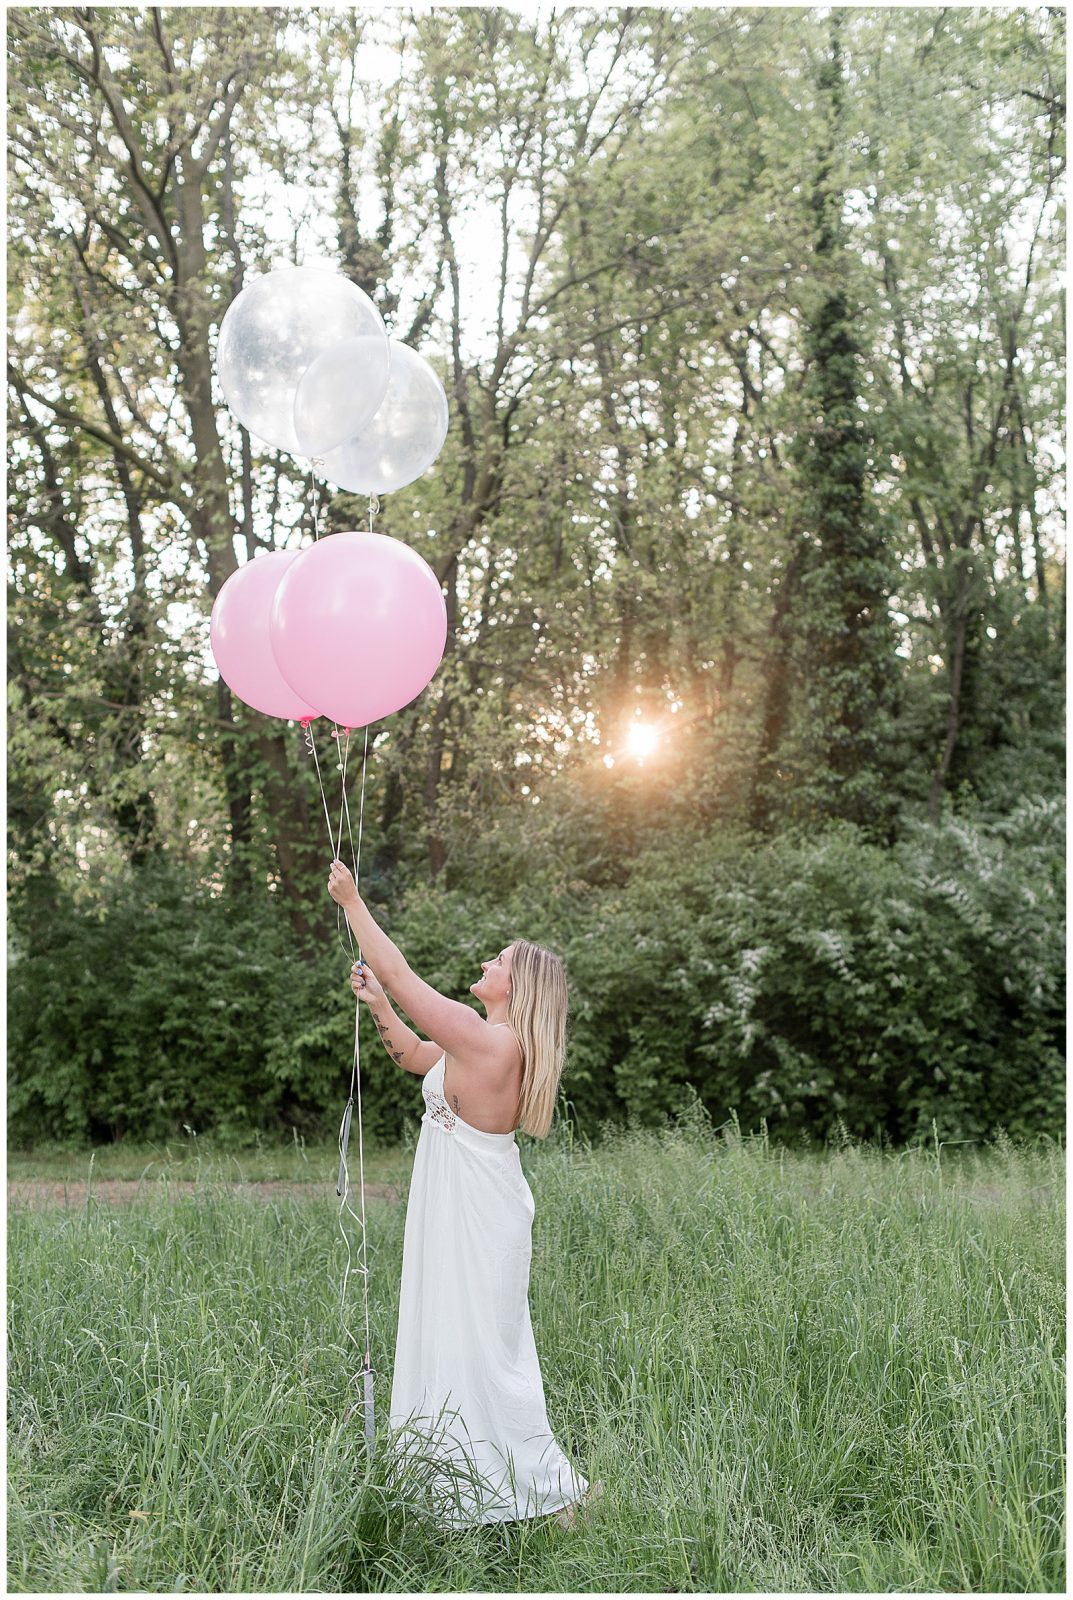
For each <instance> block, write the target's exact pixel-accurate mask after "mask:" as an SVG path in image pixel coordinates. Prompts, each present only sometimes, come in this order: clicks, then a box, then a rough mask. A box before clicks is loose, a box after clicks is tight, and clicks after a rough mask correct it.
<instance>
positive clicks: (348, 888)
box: [328, 861, 503, 1060]
mask: <svg viewBox="0 0 1073 1600" xmlns="http://www.w3.org/2000/svg"><path fill="white" fill-rule="evenodd" d="M328 893H329V894H330V895H331V897H332V899H333V900H335V901H336V902H337V903H338V904H339V905H341V906H342V908H343V910H344V911H345V912H346V919H347V921H348V922H349V924H350V926H351V929H352V930H353V933H354V937H355V939H357V941H358V944H359V945H360V946H361V951H362V954H363V955H367V956H368V958H369V965H370V966H371V967H372V969H373V971H374V972H375V973H376V974H377V976H378V977H379V979H380V982H381V983H382V984H383V986H384V988H385V989H386V990H387V991H388V993H389V994H390V995H391V997H392V999H393V1000H396V1001H397V1002H398V1004H399V1005H400V1006H401V1007H402V1009H403V1010H404V1011H405V1012H406V1015H407V1016H408V1017H410V1018H412V1020H413V1021H414V1022H416V1023H417V1026H418V1027H419V1028H420V1029H421V1031H422V1033H427V1034H428V1036H429V1038H430V1039H434V1040H435V1041H436V1043H437V1044H438V1045H439V1046H440V1048H441V1049H442V1050H446V1051H447V1053H448V1054H449V1055H453V1056H461V1057H463V1058H466V1059H469V1060H473V1059H475V1058H476V1059H480V1058H481V1057H483V1056H488V1057H489V1058H493V1059H498V1058H499V1056H500V1055H501V1053H502V1050H503V1044H502V1040H503V1035H502V1033H499V1032H497V1031H496V1030H495V1029H494V1028H492V1027H491V1026H490V1025H489V1024H488V1023H487V1022H485V1020H484V1018H483V1017H479V1016H478V1015H477V1013H476V1012H475V1011H474V1010H472V1009H471V1007H469V1006H465V1005H463V1004H462V1003H461V1001H458V1000H448V999H447V997H446V996H445V995H442V994H440V993H439V992H438V990H436V989H434V988H433V987H432V985H431V984H429V983H426V982H425V980H424V979H423V978H419V977H418V976H417V973H416V972H413V971H411V969H410V967H409V965H408V964H407V961H406V958H405V956H404V955H403V953H402V951H401V950H400V949H399V947H398V945H397V944H395V943H394V942H393V941H392V940H391V939H389V938H388V936H387V934H386V933H385V932H384V930H383V929H382V928H381V927H379V926H378V925H377V923H376V921H375V920H374V918H373V916H372V913H371V912H370V910H369V908H368V906H367V905H366V904H365V901H364V900H363V899H362V898H361V895H360V894H359V893H358V890H357V885H356V884H355V882H354V879H353V877H352V875H351V873H350V871H349V869H348V868H347V867H345V866H344V865H343V863H342V862H341V861H333V862H332V870H331V873H330V875H329V878H328Z"/></svg>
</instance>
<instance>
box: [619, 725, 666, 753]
mask: <svg viewBox="0 0 1073 1600" xmlns="http://www.w3.org/2000/svg"><path fill="white" fill-rule="evenodd" d="M658 744H659V734H658V732H657V731H656V729H655V728H653V727H651V726H650V725H649V724H648V723H647V722H631V723H630V726H629V729H628V730H627V733H626V749H627V750H628V751H629V752H630V755H631V756H637V758H638V760H644V758H645V756H650V755H652V754H653V753H654V752H655V750H656V747H657V746H658Z"/></svg>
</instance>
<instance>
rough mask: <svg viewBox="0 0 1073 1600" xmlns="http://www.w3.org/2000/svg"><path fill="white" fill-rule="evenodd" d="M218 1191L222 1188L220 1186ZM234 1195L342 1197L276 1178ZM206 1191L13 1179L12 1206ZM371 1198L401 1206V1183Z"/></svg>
mask: <svg viewBox="0 0 1073 1600" xmlns="http://www.w3.org/2000/svg"><path fill="white" fill-rule="evenodd" d="M213 1187H214V1188H215V1187H217V1185H216V1184H214V1185H213ZM219 1187H223V1188H225V1189H227V1190H229V1191H230V1193H232V1194H239V1195H243V1196H244V1197H245V1198H246V1199H247V1200H260V1201H262V1202H267V1201H269V1200H278V1199H286V1198H287V1197H289V1196H293V1197H294V1198H295V1199H296V1200H322V1201H323V1202H324V1204H325V1205H329V1204H330V1205H332V1206H336V1207H338V1205H339V1197H338V1195H337V1194H336V1192H335V1185H334V1184H333V1183H332V1182H331V1180H330V1179H329V1180H328V1182H326V1183H289V1182H287V1181H286V1180H284V1179H275V1178H274V1179H270V1180H269V1181H268V1182H265V1183H230V1184H229V1183H224V1184H222V1185H219ZM199 1188H200V1189H201V1190H202V1191H203V1192H205V1191H206V1190H207V1188H208V1185H206V1184H200V1185H199V1184H197V1183H195V1182H194V1181H193V1180H192V1179H190V1178H172V1179H171V1180H170V1181H169V1182H168V1183H166V1184H165V1183H164V1182H162V1180H161V1179H160V1178H153V1179H151V1180H145V1179H138V1178H95V1179H94V1180H93V1183H92V1185H90V1184H88V1183H87V1182H86V1181H85V1180H84V1179H78V1180H76V1181H73V1182H70V1183H60V1182H52V1181H49V1180H47V1179H38V1178H13V1179H11V1180H10V1181H9V1183H8V1186H7V1203H8V1205H9V1207H10V1206H26V1207H28V1208H29V1209H31V1210H34V1211H43V1210H48V1209H50V1208H52V1207H55V1206H60V1207H67V1208H68V1209H69V1210H80V1209H83V1208H84V1207H85V1204H86V1196H87V1191H88V1190H90V1189H92V1194H93V1198H94V1200H98V1201H100V1203H101V1204H102V1205H108V1206H129V1205H134V1204H136V1203H137V1202H138V1201H139V1200H148V1199H152V1198H154V1197H157V1196H159V1195H162V1194H164V1195H167V1197H168V1198H169V1199H170V1200H173V1201H174V1200H179V1199H181V1198H182V1197H184V1196H187V1195H191V1194H194V1193H196V1191H197V1190H198V1189H199ZM358 1198H359V1196H358V1192H357V1186H356V1185H354V1186H352V1188H351V1191H350V1199H351V1204H356V1203H357V1201H358ZM365 1198H366V1200H387V1201H388V1202H389V1203H390V1204H393V1205H397V1204H398V1202H399V1199H400V1195H399V1190H398V1187H397V1185H395V1184H393V1183H367V1184H366V1185H365Z"/></svg>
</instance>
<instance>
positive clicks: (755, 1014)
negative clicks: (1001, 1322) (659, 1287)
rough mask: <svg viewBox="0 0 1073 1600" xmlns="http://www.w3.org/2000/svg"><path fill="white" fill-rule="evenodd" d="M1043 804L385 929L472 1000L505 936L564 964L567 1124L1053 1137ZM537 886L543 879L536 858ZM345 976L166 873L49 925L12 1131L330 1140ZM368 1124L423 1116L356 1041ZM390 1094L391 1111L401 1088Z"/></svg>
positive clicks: (461, 908)
mask: <svg viewBox="0 0 1073 1600" xmlns="http://www.w3.org/2000/svg"><path fill="white" fill-rule="evenodd" d="M1063 820H1064V819H1063V811H1062V807H1061V804H1060V803H1059V802H1055V801H1043V800H1025V801H1023V802H1022V803H1021V804H1020V805H1019V807H1018V808H1017V809H1016V811H1014V813H1013V814H1012V815H1011V816H1009V817H1007V818H1005V819H1003V820H999V821H988V820H984V819H980V818H977V819H975V820H973V819H971V818H967V817H964V816H959V817H951V818H948V819H947V820H945V821H944V822H943V823H942V825H941V826H940V827H939V828H937V829H931V828H929V827H927V826H926V825H924V824H910V825H909V827H908V831H907V832H906V833H905V834H904V835H903V837H902V839H901V840H900V841H899V842H898V843H897V844H895V845H894V846H893V847H892V848H890V849H884V848H881V847H879V846H877V845H874V844H871V843H869V842H868V841H867V839H865V838H864V836H863V835H861V834H860V833H858V832H857V831H856V830H855V829H854V828H853V827H852V826H850V825H848V824H843V825H834V826H831V827H829V828H827V829H826V830H825V831H824V832H822V833H821V834H818V835H817V836H815V837H810V838H806V837H802V836H799V835H797V836H795V835H791V834H788V835H785V836H783V837H781V838H778V839H775V840H774V841H771V842H764V843H759V842H757V841H756V840H755V839H754V838H752V837H751V836H748V835H745V834H741V833H732V832H730V831H726V830H724V831H722V832H720V833H719V834H717V835H712V836H709V837H706V836H704V835H703V834H694V835H693V836H691V837H682V836H679V837H677V838H675V839H667V840H666V841H665V842H664V843H663V844H661V845H660V846H659V847H658V848H654V849H651V850H649V851H648V852H647V853H646V854H644V855H643V856H642V857H641V858H639V859H638V860H637V861H636V862H635V863H634V864H633V868H632V872H631V874H630V876H629V877H628V879H627V881H626V882H625V883H624V884H623V885H622V886H621V887H615V886H604V887H600V888H593V887H591V886H589V885H586V884H585V883H584V882H580V881H577V880H569V879H565V878H562V877H557V876H555V875H554V874H552V873H551V872H550V870H549V872H547V873H546V874H543V873H542V874H539V875H534V877H533V878H532V880H531V881H530V882H529V883H528V884H525V885H523V886H522V887H519V888H515V889H513V890H510V891H501V892H500V893H499V894H497V895H494V896H491V895H488V894H480V895H478V894H474V893H472V892H469V891H464V890H462V889H457V888H456V889H450V888H443V887H440V886H438V885H437V886H429V885H427V884H417V885H414V886H412V887H411V888H410V889H409V890H408V891H406V892H404V893H403V894H402V895H401V896H400V898H399V900H398V902H397V903H396V904H395V905H393V906H391V907H388V908H378V907H375V906H374V908H373V909H374V910H375V911H376V912H377V915H378V916H379V918H380V920H381V922H382V925H383V926H384V927H385V928H386V929H387V931H388V932H389V933H390V934H391V936H392V937H393V938H394V939H395V940H396V942H397V943H398V944H399V946H400V948H401V949H402V950H403V952H404V954H405V955H406V957H407V959H408V960H409V961H410V962H411V964H412V965H413V967H414V968H415V970H416V971H418V972H419V973H420V974H421V975H422V977H424V978H426V979H427V981H428V982H429V983H431V984H432V985H433V986H434V987H435V988H437V989H439V990H441V992H443V993H445V994H449V995H454V996H456V997H457V998H459V999H461V1000H465V999H466V996H467V990H468V987H469V985H470V984H471V983H472V982H473V981H474V980H475V978H476V977H477V976H478V975H479V963H480V961H481V959H482V958H483V957H485V956H489V955H491V954H493V953H494V952H495V951H496V950H497V949H499V948H501V946H502V945H503V944H504V943H506V942H507V941H508V940H509V939H511V938H512V937H515V936H522V937H525V938H530V939H535V940H537V941H539V942H541V943H545V944H548V945H550V946H551V948H553V949H555V950H557V951H558V952H559V953H560V954H561V955H563V956H564V957H565V959H566V963H567V971H568V980H569V986H570V994H571V1017H570V1026H569V1035H568V1037H569V1051H568V1057H567V1065H566V1073H565V1076H564V1080H563V1085H562V1091H561V1099H562V1102H569V1104H570V1106H571V1107H572V1111H573V1113H574V1115H575V1116H576V1119H577V1121H578V1123H579V1125H580V1126H581V1128H582V1129H583V1130H584V1131H586V1132H588V1133H590V1134H596V1133H597V1132H598V1130H599V1126H600V1124H601V1122H603V1121H604V1120H607V1119H612V1120H621V1119H622V1118H623V1117H624V1116H625V1117H626V1118H629V1119H633V1120H635V1121H637V1122H640V1123H647V1124H656V1123H659V1122H661V1121H662V1120H663V1119H664V1118H665V1117H667V1116H668V1115H675V1114H681V1113H683V1112H685V1111H688V1109H689V1107H690V1106H691V1105H692V1104H693V1103H694V1102H695V1100H696V1099H697V1097H698V1096H699V1099H700V1101H701V1103H702V1104H703V1105H704V1107H705V1108H706V1110H707V1112H708V1113H709V1115H710V1116H711V1117H712V1119H713V1121H715V1122H716V1123H717V1124H718V1123H721V1122H723V1121H725V1120H726V1119H727V1118H728V1117H729V1116H730V1115H731V1113H732V1112H733V1113H734V1114H736V1115H737V1117H738V1118H739V1119H740V1121H741V1122H742V1123H743V1124H745V1125H747V1126H750V1127H753V1126H756V1125H757V1124H759V1122H760V1121H761V1119H766V1121H767V1124H768V1126H769V1129H770V1131H771V1132H772V1134H773V1135H776V1136H782V1137H787V1138H794V1137H802V1136H807V1137H826V1136H827V1135H829V1134H832V1133H835V1132H837V1130H838V1128H839V1125H840V1124H841V1125H843V1126H844V1127H845V1128H846V1129H848V1130H849V1132H850V1133H851V1134H853V1135H854V1136H856V1137H860V1138H877V1139H885V1140H890V1141H893V1142H903V1141H907V1140H915V1139H918V1138H920V1137H922V1136H925V1135H928V1134H930V1132H931V1125H932V1120H933V1119H934V1121H935V1123H936V1126H937V1129H938V1132H939V1135H940V1137H942V1138H946V1139H957V1138H971V1139H976V1138H982V1137H984V1136H986V1135H989V1134H990V1133H992V1132H993V1131H994V1130H996V1129H997V1128H999V1127H1003V1128H1005V1129H1006V1130H1007V1131H1008V1132H1009V1133H1012V1134H1025V1135H1031V1134H1034V1133H1037V1132H1042V1131H1046V1132H1054V1130H1055V1128H1056V1127H1058V1128H1060V1127H1061V1126H1062V1125H1063V1120H1064V1113H1063V1089H1064V1071H1063V1060H1062V1040H1063V1011H1062V974H1063V961H1064V949H1063V938H1062V932H1063V924H1062V905H1063V892H1062V874H1063ZM557 870H558V869H557ZM349 962H350V958H349V956H348V954H347V953H346V951H345V950H344V949H341V948H340V946H339V944H338V942H337V940H336V938H335V935H334V930H332V929H331V925H330V914H326V917H325V941H324V950H323V953H322V954H320V955H318V956H317V957H316V958H315V959H314V960H310V959H308V958H305V959H303V958H300V957H299V955H298V953H297V949H296V946H295V944H294V940H293V937H292V935H291V932H290V929H289V925H288V923H287V920H286V916H285V908H284V907H283V906H281V905H279V904H277V903H275V902H274V901H272V900H266V901H265V902H262V903H257V904H251V903H247V904H245V905H235V904H233V903H230V902H227V901H225V900H223V899H220V898H218V897H213V896H211V895H209V894H208V893H207V892H205V891H192V890H191V889H190V888H189V887H188V886H187V885H186V884H185V882H184V880H183V879H182V878H181V877H180V876H178V875H177V874H175V873H169V872H168V871H166V870H165V869H163V868H159V867H157V868H153V869H151V870H147V871H144V872H142V873H141V874H139V882H138V884H137V885H136V886H132V887H131V888H129V889H128V890H127V891H126V892H125V895H124V896H123V897H122V898H120V899H119V900H117V901H116V902H114V904H113V905H112V907H111V908H110V910H109V911H108V913H107V914H106V915H105V916H104V917H102V918H96V917H93V916H91V915H89V914H87V913H78V912H75V913H73V914H69V915H67V916H66V917H64V918H63V919H62V920H57V921H55V922H54V923H53V924H52V925H51V926H50V928H49V931H48V933H47V935H45V936H44V937H40V936H39V937H38V941H37V944H36V947H35V948H33V949H32V950H29V951H27V952H26V953H24V954H23V955H21V957H20V958H19V959H17V960H16V961H15V962H14V964H13V966H12V967H11V971H10V980H9V1006H10V1015H9V1038H10V1041H11V1045H10V1048H11V1069H10V1087H9V1092H8V1118H9V1130H10V1136H11V1138H12V1140H13V1141H14V1142H15V1143H16V1144H21V1145H25V1144H27V1143H32V1142H34V1141H36V1140H40V1139H46V1138H47V1139H68V1140H76V1141H79V1142H84V1141H85V1140H86V1139H91V1138H92V1139H97V1140H99V1139H102V1138H107V1137H111V1138H119V1137H122V1135H123V1134H124V1133H125V1132H127V1131H128V1130H129V1131H131V1132H132V1133H135V1134H136V1135H137V1136H138V1137H139V1138H145V1139H156V1138H161V1139H163V1138H169V1137H172V1136H173V1135H175V1134H176V1133H178V1132H180V1131H181V1128H182V1126H183V1124H184V1123H185V1124H188V1125H189V1126H191V1127H194V1128H196V1129H197V1130H198V1131H199V1132H204V1131H208V1130H210V1129H212V1130H215V1131H216V1133H217V1135H218V1136H222V1137H223V1138H225V1139H233V1140H236V1141H239V1140H243V1139H246V1138H248V1137H252V1136H253V1134H254V1133H255V1131H257V1130H266V1131H267V1130H270V1129H280V1130H282V1129H285V1128H287V1127H288V1126H296V1127H298V1128H299V1129H300V1130H301V1131H302V1132H309V1133H310V1134H327V1133H330V1132H333V1131H334V1129H335V1126H336V1125H337V1123H338V1118H339V1115H340V1113H341V1109H342V1106H343V1104H344V1102H345V1099H346V1093H347V1089H348V1087H349V1083H350V1075H351V1060H352V1051H353V1027H354V1011H353V1005H352V1001H351V996H350V991H349V986H348V969H349ZM363 1039H364V1044H363V1050H362V1117H363V1124H364V1127H365V1129H366V1132H367V1134H368V1136H369V1137H370V1138H371V1139H374V1140H378V1141H384V1142H389V1141H394V1140H396V1139H398V1138H399V1137H400V1136H401V1133H402V1131H403V1129H404V1127H406V1126H407V1124H408V1123H411V1122H412V1120H413V1117H414V1115H415V1114H416V1112H417V1111H418V1110H419V1109H420V1105H419V1101H418V1098H417V1093H416V1085H415V1084H414V1082H413V1080H411V1079H409V1078H406V1077H404V1076H403V1075H402V1074H400V1072H399V1069H398V1068H397V1067H396V1066H395V1064H394V1063H393V1062H392V1061H390V1059H389V1058H388V1057H387V1056H386V1055H385V1053H384V1052H383V1050H382V1049H381V1048H380V1046H379V1043H378V1041H377V1040H376V1039H375V1036H374V1034H373V1032H372V1030H371V1029H370V1028H369V1027H368V1025H367V1023H366V1025H365V1028H364V1032H363ZM408 1090H409V1091H412V1092H410V1093H408V1092H407V1091H408Z"/></svg>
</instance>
